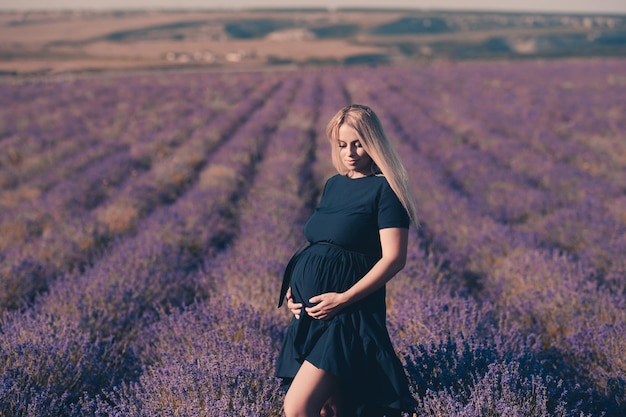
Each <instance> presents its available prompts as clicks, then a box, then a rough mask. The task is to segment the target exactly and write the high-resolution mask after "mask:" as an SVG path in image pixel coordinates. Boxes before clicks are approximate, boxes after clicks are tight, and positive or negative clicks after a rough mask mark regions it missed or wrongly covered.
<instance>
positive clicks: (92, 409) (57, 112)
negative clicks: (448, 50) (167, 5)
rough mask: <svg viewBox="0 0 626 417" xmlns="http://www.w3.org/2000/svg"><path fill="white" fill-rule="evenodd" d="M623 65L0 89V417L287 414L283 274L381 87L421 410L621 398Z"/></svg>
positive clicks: (530, 407) (393, 288) (625, 175)
mask: <svg viewBox="0 0 626 417" xmlns="http://www.w3.org/2000/svg"><path fill="white" fill-rule="evenodd" d="M625 74H626V61H624V60H619V59H615V60H611V59H603V60H567V61H566V60H563V61H545V62H541V61H536V62H534V61H525V62H473V63H462V64H460V63H459V64H443V63H442V64H433V65H428V66H427V65H424V66H407V67H384V66H383V67H373V68H367V67H344V68H327V69H302V70H298V71H278V72H269V71H266V72H262V71H259V72H252V71H251V72H238V73H224V72H209V73H201V72H197V73H193V72H187V73H176V72H171V73H146V74H134V75H132V74H131V75H119V76H115V77H106V76H94V77H84V78H81V79H73V80H62V79H57V80H55V79H50V80H47V81H40V82H32V81H31V82H29V81H21V82H4V83H2V84H0V107H1V108H2V111H1V112H0V312H1V319H0V416H2V417H5V416H6V417H10V416H220V417H222V416H274V417H277V416H280V415H281V412H282V411H281V405H282V398H283V393H282V391H281V390H280V388H279V384H278V381H277V380H276V379H275V378H274V377H273V363H274V358H275V357H276V355H277V352H278V348H279V345H280V343H281V340H282V334H283V331H284V328H285V326H286V324H287V322H288V319H289V317H288V312H287V311H286V309H282V310H279V309H277V308H276V302H277V296H278V289H279V285H280V280H281V273H282V268H283V266H284V265H285V263H286V262H287V260H288V259H289V256H290V255H291V253H292V252H293V251H295V250H296V249H297V248H298V247H299V246H300V244H301V243H302V239H303V237H302V228H303V225H304V222H305V221H306V219H307V218H308V216H309V215H310V214H311V212H312V210H313V208H314V207H315V204H316V202H317V198H318V197H319V192H320V190H321V187H322V186H323V184H324V181H325V179H326V178H328V177H329V176H330V175H332V174H333V173H334V171H333V168H332V166H331V163H330V157H329V156H330V149H329V145H328V142H327V139H326V138H325V137H324V135H323V133H324V127H325V125H326V123H327V121H328V120H329V119H330V117H331V116H332V115H333V114H334V113H335V112H336V111H337V110H338V109H339V108H340V107H341V106H343V105H345V104H348V103H352V102H357V103H363V104H368V105H371V106H372V107H373V108H374V110H375V111H377V113H378V114H379V115H380V116H381V119H382V120H383V123H384V125H385V127H386V130H387V132H388V134H389V135H390V137H391V138H392V140H393V142H394V143H395V145H396V147H397V148H398V150H399V151H400V153H401V155H402V158H403V161H404V162H405V165H406V166H407V168H408V170H409V172H410V174H411V179H412V187H413V191H414V193H415V196H416V199H417V203H418V209H419V213H420V216H421V218H420V221H421V225H420V227H419V229H416V228H413V229H412V231H411V235H410V249H409V260H408V263H407V266H406V268H405V269H404V270H403V271H402V272H401V273H400V274H399V275H398V276H397V277H396V278H394V279H393V280H392V281H391V282H390V283H389V284H388V324H389V329H390V334H391V337H392V339H393V341H394V344H395V346H396V349H397V352H398V355H399V356H400V358H401V359H402V361H403V363H404V365H405V370H406V372H407V375H408V376H409V379H410V381H411V389H412V391H413V393H414V396H415V398H416V399H418V400H419V406H418V408H417V409H416V413H417V415H419V416H468V417H470V416H472V417H484V416H581V415H585V416H588V415H591V416H601V415H607V416H618V415H624V414H625V413H626V359H625V358H626V356H625V355H624V352H626V320H625V318H626V298H625V292H626V255H625V253H626V233H625V232H626V101H625V100H624V99H625V98H626V75H625Z"/></svg>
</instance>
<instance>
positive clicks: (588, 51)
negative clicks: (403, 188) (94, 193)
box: [0, 9, 626, 74]
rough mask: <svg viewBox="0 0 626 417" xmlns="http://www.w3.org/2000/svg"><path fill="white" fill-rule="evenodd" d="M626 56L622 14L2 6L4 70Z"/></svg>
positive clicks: (625, 27) (625, 24)
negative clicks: (76, 9)
mask: <svg viewBox="0 0 626 417" xmlns="http://www.w3.org/2000/svg"><path fill="white" fill-rule="evenodd" d="M572 56H585V57H589V56H619V57H623V56H626V16H623V15H567V14H533V13H496V12H452V11H445V12H444V11H427V12H426V11H414V10H375V11H373V10H358V9H350V10H342V9H340V10H333V11H329V10H324V9H314V10H297V9H292V10H243V11H236V12H234V11H213V12H209V11H185V10H181V11H161V12H155V11H132V12H122V11H116V12H70V11H65V12H4V13H0V73H5V74H21V73H45V72H64V71H85V70H92V71H93V70H102V69H134V68H178V67H211V68H217V69H220V68H259V67H265V66H275V65H296V66H309V65H316V66H319V65H354V64H359V65H361V64H381V63H385V64H394V63H407V62H408V63H410V62H424V61H430V60H440V59H445V60H467V59H525V58H550V57H572Z"/></svg>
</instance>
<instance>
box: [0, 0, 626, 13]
mask: <svg viewBox="0 0 626 417" xmlns="http://www.w3.org/2000/svg"><path fill="white" fill-rule="evenodd" d="M383 5H384V7H387V8H390V7H398V8H416V9H434V10H496V11H521V12H523V11H526V12H560V13H600V14H602V13H604V14H626V0H523V1H519V0H517V1H511V0H508V1H506V0H472V1H469V0H0V10H50V9H82V10H85V9H88V10H106V9H146V8H152V9H183V8H196V9H198V8H208V9H232V8H250V7H255V8H265V7H291V8H293V7H329V8H333V7H365V8H382V7H383Z"/></svg>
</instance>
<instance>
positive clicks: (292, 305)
mask: <svg viewBox="0 0 626 417" xmlns="http://www.w3.org/2000/svg"><path fill="white" fill-rule="evenodd" d="M285 298H286V299H287V308H288V309H289V311H291V312H292V313H293V315H294V316H296V319H300V313H301V312H302V304H301V303H296V302H295V301H293V296H292V295H291V287H289V288H287V295H286V296H285Z"/></svg>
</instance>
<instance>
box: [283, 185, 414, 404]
mask: <svg viewBox="0 0 626 417" xmlns="http://www.w3.org/2000/svg"><path fill="white" fill-rule="evenodd" d="M391 227H400V228H408V227H409V217H408V215H407V212H406V210H405V209H404V207H403V206H402V204H401V203H400V201H399V199H398V197H397V196H396V194H395V193H394V192H393V191H392V189H391V187H390V186H389V184H388V182H387V180H386V179H385V177H384V176H379V175H371V176H367V177H360V178H355V179H351V178H348V177H346V176H344V175H335V176H333V177H331V178H330V179H329V180H328V181H327V182H326V185H325V186H324V190H323V192H322V197H321V200H320V203H319V205H318V207H317V208H316V210H315V212H314V214H313V215H312V216H311V218H310V219H309V220H308V222H307V223H306V225H305V229H304V232H305V236H306V238H307V240H308V241H309V243H310V245H309V246H308V247H306V249H304V250H303V251H301V252H300V253H299V254H297V255H295V257H294V258H292V261H291V262H290V264H291V265H290V273H289V276H288V277H287V276H286V278H288V279H289V285H290V286H291V292H292V295H293V298H294V301H296V302H300V303H303V305H304V306H306V307H310V306H312V304H311V303H310V302H309V299H310V298H311V297H313V296H315V295H319V294H323V293H326V292H343V291H345V290H347V289H348V288H350V287H351V286H352V285H353V284H354V283H355V282H357V281H358V280H359V279H361V278H362V277H363V276H364V275H365V274H366V273H367V272H368V271H369V270H370V269H371V268H372V266H373V265H374V264H375V263H376V262H377V261H378V260H379V259H380V258H381V256H382V250H381V244H380V236H379V229H384V228H391ZM281 299H282V298H281ZM305 360H306V361H308V362H310V363H311V364H313V365H314V366H315V367H317V368H320V369H324V370H326V371H328V372H330V373H332V374H333V375H336V376H337V377H339V378H340V379H341V381H342V382H343V383H342V386H343V387H344V388H345V390H346V393H345V395H346V397H347V398H348V400H349V403H350V404H351V408H352V410H354V411H353V413H354V415H357V416H366V415H367V416H382V415H394V410H395V412H396V413H397V414H396V415H399V410H410V409H412V406H413V404H414V400H413V398H412V396H411V394H410V392H409V389H408V381H407V378H406V376H405V374H404V370H403V367H402V364H401V362H400V360H399V359H398V357H397V356H396V354H395V351H394V349H393V346H392V343H391V340H390V338H389V334H388V331H387V327H386V308H385V288H384V287H383V288H381V289H379V290H377V291H376V292H375V293H373V294H371V295H369V296H368V297H366V298H364V299H362V300H360V301H358V302H356V303H354V304H352V305H350V306H349V307H347V308H345V309H344V310H342V311H341V312H340V313H339V314H337V315H336V316H334V317H332V318H331V319H329V320H316V319H313V318H311V317H309V316H308V315H307V314H306V312H305V311H304V309H303V310H302V314H301V315H300V319H296V318H295V317H294V318H293V319H292V320H291V322H290V324H289V328H288V329H287V333H286V336H285V339H284V341H283V346H282V349H281V351H280V353H279V357H278V360H277V363H276V376H277V377H280V378H282V379H283V381H284V382H285V385H286V386H288V384H289V383H290V382H291V380H292V379H293V378H294V377H295V375H296V373H297V372H298V369H299V368H300V365H301V364H302V363H303V362H304V361H305Z"/></svg>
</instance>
